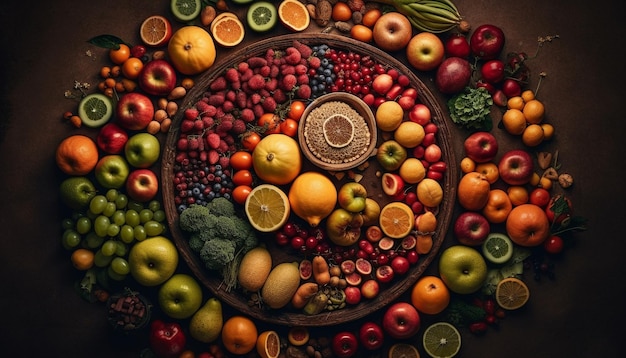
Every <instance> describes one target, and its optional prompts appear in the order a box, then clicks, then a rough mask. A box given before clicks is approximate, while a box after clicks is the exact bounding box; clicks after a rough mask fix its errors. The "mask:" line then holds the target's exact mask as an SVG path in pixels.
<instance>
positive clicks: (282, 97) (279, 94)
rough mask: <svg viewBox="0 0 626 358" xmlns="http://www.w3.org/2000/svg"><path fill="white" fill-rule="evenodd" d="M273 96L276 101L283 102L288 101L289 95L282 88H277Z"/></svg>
mask: <svg viewBox="0 0 626 358" xmlns="http://www.w3.org/2000/svg"><path fill="white" fill-rule="evenodd" d="M272 97H273V98H274V101H276V103H283V102H286V101H287V95H286V94H285V91H283V90H282V89H280V88H277V89H276V90H275V91H274V93H273V94H272Z"/></svg>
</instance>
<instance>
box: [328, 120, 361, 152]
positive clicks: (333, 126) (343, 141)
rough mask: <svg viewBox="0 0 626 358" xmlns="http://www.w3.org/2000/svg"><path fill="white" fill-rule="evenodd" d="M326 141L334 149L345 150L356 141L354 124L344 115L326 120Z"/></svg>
mask: <svg viewBox="0 0 626 358" xmlns="http://www.w3.org/2000/svg"><path fill="white" fill-rule="evenodd" d="M323 132H324V139H326V142H327V143H328V145H330V146H331V147H334V148H343V147H345V146H347V145H348V144H350V142H352V139H354V124H353V123H352V121H351V120H350V118H348V117H346V116H344V115H343V114H335V115H333V116H331V117H328V118H326V120H325V121H324V124H323Z"/></svg>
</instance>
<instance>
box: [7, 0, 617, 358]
mask: <svg viewBox="0 0 626 358" xmlns="http://www.w3.org/2000/svg"><path fill="white" fill-rule="evenodd" d="M456 3H457V4H458V7H459V10H460V11H461V13H462V14H463V15H464V16H465V17H466V18H467V19H468V20H469V21H470V22H471V23H472V24H473V25H474V27H476V26H478V25H479V24H483V23H493V24H495V25H498V26H501V27H502V28H503V29H504V31H505V33H506V35H507V43H506V50H507V51H526V52H529V53H532V52H533V51H534V49H535V45H536V40H537V37H538V36H544V35H553V34H558V35H560V39H559V40H557V41H555V42H553V43H551V44H547V45H546V46H545V48H544V49H543V50H542V52H541V53H540V55H539V57H538V58H537V59H536V60H535V61H533V62H531V63H530V64H531V67H532V69H533V71H534V73H535V75H536V74H537V73H538V72H539V71H545V72H547V74H548V77H547V78H546V79H545V80H544V82H543V84H542V87H541V91H540V97H541V100H542V101H543V102H544V103H545V105H546V108H547V118H548V119H547V120H548V121H549V122H550V123H553V124H554V125H555V127H556V130H557V134H556V138H555V139H554V140H553V141H552V142H551V143H549V144H548V145H547V146H546V147H545V149H547V150H555V149H558V150H559V152H560V156H559V158H560V159H561V161H562V163H563V165H564V168H566V169H567V170H568V171H570V172H571V173H573V175H574V178H575V180H576V184H575V186H574V187H573V188H572V189H571V190H570V191H569V195H571V197H572V199H573V201H574V203H575V207H576V210H577V214H579V215H582V216H585V217H587V218H588V219H589V223H588V224H589V230H588V231H586V232H584V233H580V234H577V235H576V239H575V246H574V247H573V248H571V249H569V250H568V251H567V252H566V254H565V255H564V256H563V257H562V258H560V259H558V260H556V277H557V278H556V280H555V281H553V282H551V281H548V280H545V279H544V280H542V281H541V282H540V283H535V282H533V281H532V279H531V278H530V276H529V275H527V276H526V277H527V278H528V280H527V281H529V282H530V288H531V292H532V298H531V300H530V302H529V304H528V306H527V307H526V308H525V309H524V310H523V311H522V312H519V313H517V314H511V315H509V317H508V318H507V319H506V320H505V321H504V322H503V323H502V324H501V326H500V328H499V329H498V330H497V331H496V330H490V331H489V332H488V334H486V335H485V336H482V337H475V336H473V335H470V334H468V333H467V332H466V331H464V332H463V338H464V341H463V348H462V350H461V356H464V357H476V356H482V357H502V356H508V357H528V356H532V357H566V356H576V357H598V356H604V357H612V356H618V352H619V351H622V349H619V348H620V347H621V346H622V344H621V339H622V337H621V335H620V334H619V333H618V331H617V330H619V329H620V328H621V323H622V321H623V319H624V316H625V315H624V305H623V303H622V302H623V298H624V296H625V290H624V285H623V279H622V277H623V275H624V269H623V260H624V259H623V257H624V254H623V253H624V250H625V249H626V247H625V245H624V243H623V237H622V236H623V235H622V234H621V229H622V226H623V220H624V217H625V215H624V214H625V212H624V209H623V203H622V201H623V199H624V197H625V195H624V190H623V180H622V179H623V175H624V174H625V172H624V170H623V158H622V153H623V148H622V147H621V146H620V143H621V142H622V141H623V135H624V131H623V128H624V126H623V123H622V121H623V119H624V114H623V113H624V111H623V103H624V101H623V94H622V93H621V91H622V89H623V84H624V80H625V78H624V65H623V57H622V55H621V53H623V47H624V31H623V25H622V23H621V21H619V20H622V19H621V17H622V16H623V15H624V13H625V12H624V4H623V2H616V1H609V0H600V1H594V2H589V1H580V0H575V1H539V0H533V1H530V0H529V1H515V2H510V1H507V2H503V1H499V0H482V1H477V0H476V1H460V0H459V1H456ZM0 7H1V8H0V24H1V25H0V26H2V28H1V30H0V34H1V36H2V37H1V42H0V43H1V44H2V50H1V51H0V53H1V56H2V60H1V62H0V73H1V74H2V77H0V84H1V86H2V92H1V97H0V100H1V101H2V102H1V108H2V117H1V118H0V125H1V129H2V130H1V131H0V153H1V156H0V168H1V173H2V174H1V175H0V180H1V182H0V187H1V188H2V192H3V195H2V200H1V201H0V206H1V214H0V230H1V232H2V234H1V236H0V237H1V241H0V243H1V248H0V255H1V256H0V274H1V275H2V276H1V277H2V278H1V279H2V282H1V284H2V290H1V291H2V293H1V294H0V297H1V301H0V307H1V309H2V311H3V314H2V315H1V317H2V319H1V323H0V325H1V326H2V329H1V332H2V334H0V337H1V338H0V342H1V343H2V344H1V345H0V346H1V347H2V351H4V352H21V354H20V355H21V356H33V357H34V356H42V355H46V356H54V357H60V356H63V357H112V356H116V357H136V356H138V351H139V349H140V348H141V347H143V346H144V345H143V343H144V342H143V341H142V338H139V339H137V342H136V343H135V344H131V343H130V342H129V341H130V340H128V341H126V340H121V339H119V337H116V336H115V335H112V334H111V332H110V330H109V327H108V326H107V323H106V321H105V318H104V315H103V308H102V306H100V305H95V304H93V305H92V304H89V303H87V302H85V301H83V300H82V299H81V298H79V297H78V295H77V294H76V293H75V292H74V289H73V285H74V281H75V280H76V279H77V278H78V277H79V275H77V274H76V273H75V271H74V270H73V269H72V268H71V266H70V263H69V261H68V256H67V253H66V252H64V251H63V249H62V248H61V247H60V245H59V236H60V229H59V222H60V220H61V215H60V214H59V208H60V203H59V201H58V195H57V188H58V184H59V183H60V181H61V179H62V175H60V173H59V171H58V169H57V168H56V166H55V164H54V149H55V148H56V145H57V144H58V143H59V142H60V141H61V140H62V139H63V138H64V137H66V136H68V135H70V134H72V133H75V132H76V131H75V130H74V129H72V128H70V127H69V126H67V125H66V124H65V123H63V121H62V120H61V119H60V118H61V114H62V113H63V112H65V111H66V110H72V109H74V108H75V104H74V103H73V102H71V101H70V100H66V99H64V97H63V93H64V91H65V90H66V89H70V88H71V87H72V85H73V82H74V80H78V81H81V82H83V81H87V82H91V83H92V84H95V83H96V79H95V77H94V75H95V73H96V72H97V70H98V69H99V67H100V66H101V65H102V64H103V63H104V62H106V61H107V59H106V57H105V53H104V52H102V51H100V50H98V49H96V48H94V47H93V46H91V45H89V44H88V43H87V42H86V40H87V39H88V38H90V37H92V36H95V35H99V34H104V33H109V34H114V35H116V36H119V37H121V38H124V39H126V40H127V41H129V42H134V43H137V42H138V38H137V30H138V26H139V24H140V21H141V20H142V19H144V18H145V17H147V16H148V15H152V14H156V13H158V14H168V16H169V10H168V9H169V1H166V0H161V1H155V0H151V1H148V0H141V1H140V0H137V1H120V0H106V1H105V0H99V1H70V0H59V1H53V2H41V1H13V2H6V1H5V2H3V4H2V5H1V6H0ZM177 26H178V24H177ZM279 32H282V30H277V31H276V33H279ZM251 38H252V37H249V38H248V39H251ZM89 49H91V50H92V51H94V54H95V57H87V56H85V52H86V51H87V50H89ZM220 54H223V52H220ZM420 76H421V77H422V79H424V81H425V82H426V83H428V84H429V85H432V82H431V77H432V74H420ZM535 79H536V76H535V77H533V80H535ZM533 82H534V83H533V85H532V87H534V84H535V83H536V81H533ZM454 132H455V134H456V135H458V138H455V140H454V142H455V146H456V149H457V156H459V155H461V154H460V153H461V143H462V139H463V136H464V135H465V134H466V133H463V132H461V131H457V130H455V131H454ZM494 133H497V135H498V137H499V138H500V139H501V140H500V142H501V143H502V144H501V145H503V146H504V147H506V146H519V145H520V143H519V142H518V141H512V140H511V139H510V138H509V137H508V136H506V135H504V134H503V133H502V132H501V131H500V130H495V131H494ZM452 242H453V239H452V238H449V239H448V240H447V241H446V244H451V243H452ZM182 269H183V270H184V267H183V268H182ZM3 355H4V354H3Z"/></svg>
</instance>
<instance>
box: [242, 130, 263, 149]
mask: <svg viewBox="0 0 626 358" xmlns="http://www.w3.org/2000/svg"><path fill="white" fill-rule="evenodd" d="M260 141H261V135H260V134H259V133H257V132H248V133H246V134H244V135H243V137H242V138H241V145H242V146H243V148H244V149H246V150H248V151H250V152H251V151H253V150H254V148H255V147H256V145H257V144H259V142H260Z"/></svg>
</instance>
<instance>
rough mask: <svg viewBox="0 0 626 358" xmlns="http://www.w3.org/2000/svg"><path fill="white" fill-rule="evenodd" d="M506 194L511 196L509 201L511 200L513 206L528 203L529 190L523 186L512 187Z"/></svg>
mask: <svg viewBox="0 0 626 358" xmlns="http://www.w3.org/2000/svg"><path fill="white" fill-rule="evenodd" d="M506 192H507V194H509V199H510V200H511V204H513V206H518V205H522V204H526V203H528V200H529V196H528V190H527V189H526V188H525V187H523V186H521V185H512V186H510V187H508V188H507V189H506Z"/></svg>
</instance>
